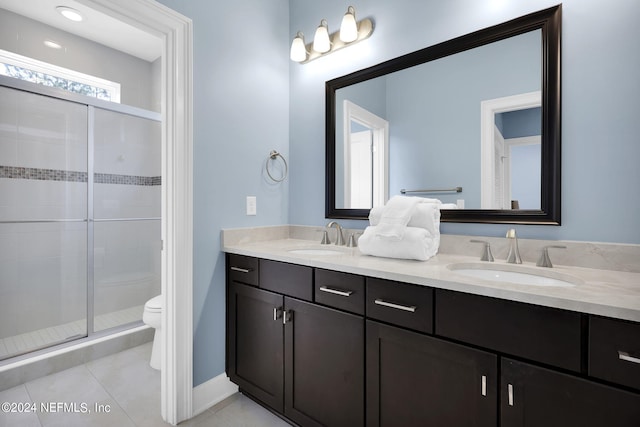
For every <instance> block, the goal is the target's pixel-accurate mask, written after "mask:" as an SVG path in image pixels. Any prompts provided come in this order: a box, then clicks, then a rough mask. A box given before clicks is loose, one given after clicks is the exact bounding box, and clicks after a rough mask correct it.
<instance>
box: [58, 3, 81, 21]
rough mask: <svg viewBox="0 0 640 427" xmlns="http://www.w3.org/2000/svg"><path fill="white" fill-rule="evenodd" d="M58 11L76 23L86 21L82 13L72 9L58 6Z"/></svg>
mask: <svg viewBox="0 0 640 427" xmlns="http://www.w3.org/2000/svg"><path fill="white" fill-rule="evenodd" d="M56 10H57V11H58V13H59V14H60V15H62V16H64V17H65V18H67V19H69V20H71V21H74V22H80V21H82V20H83V19H84V17H83V16H82V14H81V13H80V12H78V11H77V10H75V9H73V8H70V7H66V6H57V7H56Z"/></svg>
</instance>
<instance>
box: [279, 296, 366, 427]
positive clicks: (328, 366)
mask: <svg viewBox="0 0 640 427" xmlns="http://www.w3.org/2000/svg"><path fill="white" fill-rule="evenodd" d="M285 308H286V311H285V314H284V315H285V316H286V320H287V322H286V325H285V410H284V414H285V416H286V417H288V418H289V419H291V420H293V421H294V422H296V423H298V424H299V425H301V426H305V427H308V426H331V427H341V426H344V427H357V426H364V319H363V318H362V317H361V316H356V315H352V314H349V313H344V312H340V311H337V310H334V309H330V308H324V307H320V306H318V305H315V304H310V303H306V302H303V301H299V300H294V299H291V298H285Z"/></svg>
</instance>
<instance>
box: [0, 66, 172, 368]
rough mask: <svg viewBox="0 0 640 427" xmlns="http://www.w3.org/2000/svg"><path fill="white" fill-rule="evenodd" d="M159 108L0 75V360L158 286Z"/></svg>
mask: <svg viewBox="0 0 640 427" xmlns="http://www.w3.org/2000/svg"><path fill="white" fill-rule="evenodd" d="M160 131H161V122H160V114H159V113H156V112H151V111H146V110H142V109H138V108H134V107H129V106H123V105H120V104H115V103H108V102H105V101H99V100H94V99H89V98H85V97H82V96H79V95H74V94H68V95H67V94H65V93H62V92H61V91H54V90H49V89H47V88H42V87H40V86H37V85H32V84H29V83H24V82H15V83H14V82H12V81H10V79H4V78H2V79H0V360H6V359H10V358H14V357H16V356H20V355H24V354H28V353H31V352H33V351H36V350H41V349H45V348H49V347H51V346H55V345H59V344H63V343H66V342H70V341H74V340H77V339H86V338H87V337H89V338H90V337H92V336H99V335H104V334H108V333H110V332H112V331H117V330H121V329H124V328H127V327H131V326H135V325H138V324H140V322H141V319H142V313H143V307H144V303H145V302H146V301H147V300H148V299H149V298H151V297H153V296H155V295H158V294H160V250H161V248H160V203H161V173H160V167H161V141H160Z"/></svg>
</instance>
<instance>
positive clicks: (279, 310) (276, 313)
mask: <svg viewBox="0 0 640 427" xmlns="http://www.w3.org/2000/svg"><path fill="white" fill-rule="evenodd" d="M280 316H282V307H273V320H278V319H279V318H280Z"/></svg>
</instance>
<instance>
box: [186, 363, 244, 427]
mask: <svg viewBox="0 0 640 427" xmlns="http://www.w3.org/2000/svg"><path fill="white" fill-rule="evenodd" d="M237 392H238V386H237V385H235V384H234V383H232V382H231V381H230V380H229V378H228V377H227V374H225V373H222V374H220V375H218V376H217V377H214V378H211V379H210V380H209V381H207V382H205V383H202V384H200V385H199V386H196V387H194V388H193V395H192V404H193V406H192V408H193V411H192V412H193V413H192V414H191V416H192V417H195V416H196V415H198V414H201V413H203V412H204V411H206V410H207V409H209V408H211V407H212V406H213V405H215V404H216V403H219V402H222V401H223V400H224V399H226V398H227V397H229V396H231V395H233V394H235V393H237Z"/></svg>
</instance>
